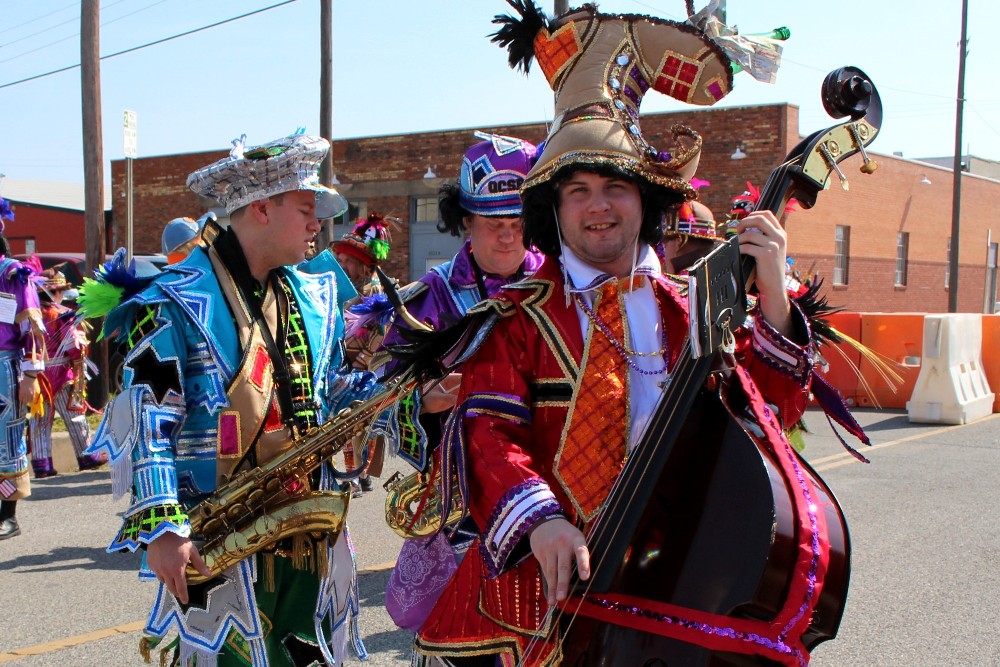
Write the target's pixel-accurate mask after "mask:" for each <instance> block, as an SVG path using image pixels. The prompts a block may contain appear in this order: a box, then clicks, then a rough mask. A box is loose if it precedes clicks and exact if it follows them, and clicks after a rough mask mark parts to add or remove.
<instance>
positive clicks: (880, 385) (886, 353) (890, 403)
mask: <svg viewBox="0 0 1000 667" xmlns="http://www.w3.org/2000/svg"><path fill="white" fill-rule="evenodd" d="M923 342H924V314H923V313H862V315H861V343H862V344H863V345H865V346H866V347H868V348H869V349H871V350H874V351H875V352H877V353H878V354H880V355H882V357H883V359H887V360H888V361H890V362H894V363H895V366H894V370H895V371H896V373H898V374H899V375H900V376H901V377H902V378H903V381H902V383H900V384H899V385H898V386H897V387H896V389H895V390H893V388H892V386H891V385H890V384H889V383H888V382H887V381H886V380H885V379H883V378H882V376H881V375H880V374H879V372H878V370H877V369H876V368H875V365H874V364H872V362H870V361H868V360H866V359H864V358H862V359H861V364H860V368H861V376H862V377H863V378H864V379H865V382H867V386H865V385H864V384H861V385H859V386H858V399H857V404H858V405H861V406H865V407H882V408H905V407H906V402H907V401H908V400H909V399H910V395H911V394H912V393H913V388H914V386H915V385H916V383H917V376H918V375H919V374H920V356H921V352H922V351H923Z"/></svg>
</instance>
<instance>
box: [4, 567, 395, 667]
mask: <svg viewBox="0 0 1000 667" xmlns="http://www.w3.org/2000/svg"><path fill="white" fill-rule="evenodd" d="M395 565H396V561H389V562H386V563H379V564H377V565H372V566H371V567H366V568H364V569H363V570H358V576H359V577H360V576H362V575H366V574H375V573H376V572H384V571H386V570H391V569H392V568H393V567H395ZM145 626H146V622H145V621H136V622H134V623H126V624H125V625H117V626H115V627H113V628H105V629H104V630H94V631H93V632H86V633H84V634H82V635H75V636H73V637H66V638H65V639H57V640H55V641H51V642H45V643H44V644H36V645H35V646H26V647H24V648H16V649H14V650H13V651H8V652H6V653H0V663H4V662H13V661H14V660H20V659H21V658H27V657H29V656H33V655H43V654H45V653H54V652H55V651H61V650H63V649H66V648H73V647H74V646H80V645H82V644H89V643H91V642H96V641H100V640H101V639H107V638H108V637H115V636H117V635H125V634H128V633H130V632H139V631H140V630H142V629H143V628H144V627H145Z"/></svg>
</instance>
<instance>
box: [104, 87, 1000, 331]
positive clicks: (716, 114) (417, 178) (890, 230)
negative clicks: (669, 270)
mask: <svg viewBox="0 0 1000 667" xmlns="http://www.w3.org/2000/svg"><path fill="white" fill-rule="evenodd" d="M674 123H682V124H685V125H689V126H691V127H693V128H695V129H696V130H698V131H699V132H700V133H701V134H702V137H703V138H704V145H703V149H702V157H701V163H700V166H699V168H698V176H699V178H702V179H704V180H707V181H710V182H711V184H712V185H711V186H710V187H707V188H703V189H702V190H701V191H700V196H701V198H702V200H703V201H704V202H705V203H706V204H708V206H709V207H711V208H712V210H714V211H716V213H717V216H719V215H722V214H724V212H725V211H727V210H728V208H729V202H730V199H731V198H732V197H733V196H734V195H736V194H739V193H740V192H742V191H743V190H744V189H745V183H746V182H747V181H751V182H753V183H754V184H756V185H758V186H760V185H762V184H763V183H764V182H765V181H766V179H767V176H768V175H769V173H770V172H771V170H772V169H773V168H774V167H775V166H776V165H777V164H779V163H780V162H781V160H782V159H783V158H784V157H785V155H786V154H787V153H788V152H789V151H790V150H791V149H792V148H793V147H794V146H795V145H796V144H797V143H798V142H799V140H800V138H801V137H800V135H799V122H798V108H797V107H795V106H791V105H788V104H779V105H761V106H746V107H731V108H719V109H705V110H697V111H694V110H692V111H680V112H671V113H656V114H645V115H644V116H643V119H642V128H643V135H644V136H645V137H646V138H647V139H648V140H649V141H650V143H651V144H653V145H654V146H655V145H657V144H660V143H662V141H660V139H661V137H662V135H663V133H664V132H665V131H666V129H667V128H669V127H670V126H671V125H672V124H674ZM833 124H834V123H833V121H831V123H830V125H833ZM474 129H481V130H484V131H489V132H496V133H499V134H507V135H512V136H517V137H521V138H524V139H527V140H529V141H534V142H539V141H541V140H542V139H543V138H544V137H545V133H546V129H545V125H544V124H542V123H533V124H523V125H511V126H503V127H483V128H470V129H460V130H448V131H441V132H424V133H414V134H403V135H392V136H381V137H364V138H356V139H342V140H337V141H335V142H334V143H333V150H332V164H333V171H334V172H335V174H336V179H337V181H338V182H339V183H340V184H339V185H338V186H337V187H338V188H339V189H340V190H341V192H342V193H343V194H344V195H345V196H346V197H347V198H348V200H349V201H350V202H351V204H352V212H351V215H350V217H351V218H353V217H355V216H357V215H359V214H362V215H363V214H365V213H367V212H369V211H379V212H380V213H383V214H384V215H391V216H396V217H398V218H399V219H400V220H401V223H402V228H401V229H398V230H396V231H395V232H394V235H393V244H392V253H391V254H390V258H389V261H388V262H387V263H386V266H387V270H388V272H389V273H390V274H391V275H395V276H397V277H398V278H399V279H400V280H401V281H402V282H404V283H405V282H407V281H408V280H412V279H414V278H417V277H419V276H420V275H422V274H423V273H424V272H425V271H426V270H427V269H428V268H429V267H430V266H432V265H434V264H436V263H438V262H440V261H443V260H445V259H447V258H448V257H450V256H451V254H453V252H454V250H455V249H456V248H457V247H458V244H459V241H458V240H457V239H452V238H451V237H447V236H445V235H442V234H439V233H437V232H436V230H435V224H436V221H437V211H436V193H437V188H438V186H439V185H440V183H441V181H442V179H444V178H448V179H453V178H456V177H457V175H458V171H459V164H460V161H461V156H462V154H463V153H464V151H465V149H466V148H467V147H468V146H469V145H471V144H472V143H474V142H475V141H476V139H475V137H474V136H473V130H474ZM805 129H806V130H807V131H810V132H811V131H813V130H818V129H821V128H805ZM737 146H739V147H740V151H741V152H742V153H745V155H746V157H745V158H744V159H738V160H734V159H733V155H734V152H735V149H736V147H737ZM874 146H875V147H876V148H877V146H878V142H877V139H876V142H875V144H874ZM225 154H226V151H209V152H204V153H190V154H184V155H169V156H161V157H149V158H142V159H138V160H136V161H135V163H134V172H133V178H134V182H135V203H134V212H135V226H134V243H135V246H134V249H135V252H137V253H142V252H157V251H158V250H159V240H160V232H161V230H162V227H163V224H164V223H165V222H166V221H168V220H170V219H171V218H175V217H178V216H183V215H189V216H192V217H197V216H198V215H200V214H201V213H202V212H203V211H205V210H207V209H208V208H211V207H212V206H214V202H211V201H199V199H198V197H196V196H195V195H194V194H193V193H192V192H191V191H190V190H188V189H187V187H186V185H185V180H186V178H187V175H188V174H189V173H190V172H192V171H194V170H195V169H197V168H198V167H201V166H204V165H206V164H209V163H210V162H212V161H214V160H217V159H219V158H221V157H223V156H224V155H225ZM873 157H874V159H876V160H877V162H878V163H879V168H878V170H877V171H876V173H875V174H874V175H872V176H866V175H863V174H861V173H859V172H858V167H859V166H860V164H861V158H860V157H858V156H855V157H852V158H851V159H849V160H847V161H846V162H845V163H843V164H842V165H841V169H842V170H843V172H844V173H845V175H846V176H847V178H848V179H849V182H850V191H849V192H845V191H843V190H842V189H841V188H840V187H839V185H838V182H839V181H838V179H837V177H836V176H834V177H833V178H832V179H831V187H830V189H829V191H828V192H825V193H821V194H820V196H819V199H818V201H817V204H816V206H815V207H814V208H813V209H810V210H802V211H799V212H796V213H794V214H792V215H790V216H789V217H788V219H787V225H786V226H787V229H788V237H789V254H790V255H791V256H793V257H794V258H795V260H796V262H797V264H798V266H799V267H801V268H802V269H809V268H810V267H812V266H815V267H816V269H817V270H818V271H819V273H820V274H821V275H822V276H824V277H825V279H826V285H827V287H828V293H829V296H830V301H831V303H834V304H837V305H841V306H844V307H845V308H847V309H850V310H858V311H889V312H905V311H921V312H925V311H926V312H945V311H947V309H948V291H947V280H948V276H947V264H948V246H949V237H950V235H951V210H952V206H951V201H952V197H951V192H952V179H951V169H949V168H946V167H939V166H937V165H934V164H928V163H922V162H918V161H914V160H907V159H903V158H901V157H899V156H884V155H878V154H873ZM124 183H125V168H124V161H122V160H119V161H113V162H112V191H113V197H112V201H113V202H114V220H116V221H118V222H117V223H116V227H115V240H116V241H117V242H118V243H119V244H120V243H121V241H122V240H123V239H124V238H125V230H124V223H123V222H122V221H124V219H125V211H124V200H123V199H122V198H121V197H120V196H119V193H121V191H122V189H123V188H124ZM998 198H1000V181H997V180H992V179H989V178H985V177H982V176H977V175H974V174H970V173H967V174H964V175H963V179H962V216H961V238H962V243H961V246H960V252H959V260H960V270H959V286H960V296H959V310H960V311H962V312H983V311H984V308H985V306H986V304H990V305H992V303H993V302H994V301H996V300H997V297H996V269H995V264H996V243H997V241H1000V219H998V217H997V215H996V213H995V212H994V209H993V208H992V206H991V204H992V203H993V202H995V201H996V200H997V199H998ZM216 210H217V212H218V209H216ZM347 217H348V216H345V218H347ZM350 227H351V225H350V220H348V219H342V220H339V221H338V224H336V225H334V226H333V228H332V229H331V230H330V233H331V234H332V236H333V237H337V236H339V235H340V234H342V233H343V232H344V231H347V230H348V229H350ZM988 243H991V244H992V253H993V255H992V257H993V260H992V263H993V265H994V268H990V267H988V264H989V257H990V254H989V253H990V246H989V245H988Z"/></svg>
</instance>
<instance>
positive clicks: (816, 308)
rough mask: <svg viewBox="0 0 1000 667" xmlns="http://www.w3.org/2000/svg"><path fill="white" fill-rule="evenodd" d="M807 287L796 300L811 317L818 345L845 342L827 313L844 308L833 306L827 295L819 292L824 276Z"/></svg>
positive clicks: (815, 341) (814, 337)
mask: <svg viewBox="0 0 1000 667" xmlns="http://www.w3.org/2000/svg"><path fill="white" fill-rule="evenodd" d="M806 287H807V289H806V292H805V294H803V295H802V296H797V297H795V302H796V303H797V304H798V305H799V308H801V309H802V313H803V314H804V315H805V316H806V317H807V318H808V319H809V325H810V327H811V328H812V335H813V342H814V343H816V344H817V345H823V344H825V343H841V342H843V340H844V339H843V338H842V337H841V336H840V334H839V333H837V331H836V329H834V328H833V327H831V326H830V323H829V322H828V321H827V320H826V316H827V315H833V314H834V313H839V312H841V311H842V310H843V308H840V307H837V306H831V305H830V304H829V302H828V301H827V300H826V295H824V294H820V293H819V292H820V289H821V288H822V287H823V279H822V278H816V279H815V280H812V281H810V282H809V283H807V284H806Z"/></svg>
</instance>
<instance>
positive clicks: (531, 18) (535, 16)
mask: <svg viewBox="0 0 1000 667" xmlns="http://www.w3.org/2000/svg"><path fill="white" fill-rule="evenodd" d="M507 4H508V5H510V6H511V7H512V8H513V9H514V11H516V12H517V13H518V14H520V18H518V17H515V16H510V15H504V14H497V15H496V16H494V17H493V23H494V24H496V25H498V26H500V29H499V30H497V31H496V32H495V33H493V34H492V35H490V38H491V39H490V41H491V42H495V43H496V44H499V45H500V48H502V49H507V53H508V58H507V62H508V63H509V64H510V68H511V69H520V70H521V71H522V72H524V73H525V74H527V73H528V70H529V69H530V68H531V61H532V59H534V57H535V35H537V34H538V31H539V30H542V29H543V28H548V20H547V19H546V18H545V15H544V14H542V10H541V9H539V8H538V5H536V4H535V3H534V2H533V0H507Z"/></svg>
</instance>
